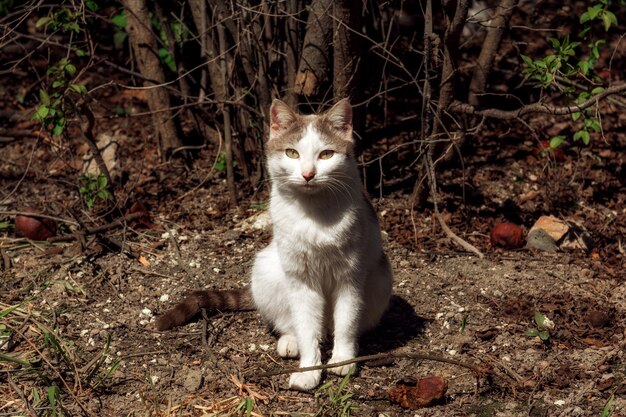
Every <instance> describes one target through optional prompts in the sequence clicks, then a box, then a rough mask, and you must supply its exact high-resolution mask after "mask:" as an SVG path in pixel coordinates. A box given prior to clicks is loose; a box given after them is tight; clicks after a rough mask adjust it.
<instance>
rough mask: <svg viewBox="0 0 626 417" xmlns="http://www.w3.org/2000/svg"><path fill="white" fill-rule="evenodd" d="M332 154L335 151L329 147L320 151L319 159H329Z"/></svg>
mask: <svg viewBox="0 0 626 417" xmlns="http://www.w3.org/2000/svg"><path fill="white" fill-rule="evenodd" d="M334 154H335V151H331V150H330V149H327V150H325V151H322V152H320V159H330V158H332V157H333V155H334Z"/></svg>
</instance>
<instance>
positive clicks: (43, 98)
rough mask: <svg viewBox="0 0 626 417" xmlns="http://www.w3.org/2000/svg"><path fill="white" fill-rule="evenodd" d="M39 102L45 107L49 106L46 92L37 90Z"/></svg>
mask: <svg viewBox="0 0 626 417" xmlns="http://www.w3.org/2000/svg"><path fill="white" fill-rule="evenodd" d="M39 101H40V102H41V104H44V105H46V106H49V105H50V96H49V95H48V93H46V90H41V89H40V90H39Z"/></svg>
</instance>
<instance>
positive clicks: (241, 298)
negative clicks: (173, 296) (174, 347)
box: [155, 287, 256, 330]
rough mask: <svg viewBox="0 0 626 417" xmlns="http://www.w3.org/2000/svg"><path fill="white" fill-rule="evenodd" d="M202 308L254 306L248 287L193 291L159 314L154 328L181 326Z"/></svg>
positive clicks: (252, 308) (249, 307)
mask: <svg viewBox="0 0 626 417" xmlns="http://www.w3.org/2000/svg"><path fill="white" fill-rule="evenodd" d="M203 308H204V309H207V310H209V311H216V310H223V311H245V310H254V309H255V308H256V307H255V305H254V301H253V300H252V293H251V291H250V288H248V287H246V288H240V289H237V290H224V291H212V290H206V291H205V290H201V291H194V292H192V293H191V295H189V296H188V297H187V298H185V299H184V300H183V301H181V302H180V303H178V304H177V305H176V306H175V307H174V308H172V309H171V310H168V311H166V312H165V313H163V314H162V315H161V316H159V318H157V320H156V323H155V324H156V329H157V330H168V329H171V328H173V327H177V326H182V325H183V324H186V323H188V322H189V321H190V320H191V319H192V318H194V316H196V315H197V314H199V313H200V310H202V309H203Z"/></svg>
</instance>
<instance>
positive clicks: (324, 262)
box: [274, 224, 359, 280]
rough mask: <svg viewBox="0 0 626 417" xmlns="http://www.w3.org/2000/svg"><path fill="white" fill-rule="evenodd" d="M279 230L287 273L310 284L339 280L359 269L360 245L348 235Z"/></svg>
mask: <svg viewBox="0 0 626 417" xmlns="http://www.w3.org/2000/svg"><path fill="white" fill-rule="evenodd" d="M303 226H305V225H303V224H300V225H297V226H294V227H293V228H291V229H289V230H276V229H275V233H274V239H275V241H276V244H277V247H278V252H279V257H280V259H281V263H282V265H283V268H284V270H285V272H287V273H288V274H289V275H293V276H296V277H300V278H302V279H306V280H328V279H339V278H340V277H343V276H346V275H353V272H354V270H355V269H356V268H357V266H358V263H359V262H358V261H359V259H358V253H359V250H358V244H357V242H355V241H353V240H352V239H351V236H349V235H347V234H345V233H337V230H336V229H335V230H332V231H329V230H322V229H321V228H319V227H317V228H314V229H311V228H310V227H303Z"/></svg>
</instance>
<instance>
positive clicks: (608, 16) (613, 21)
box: [601, 10, 617, 32]
mask: <svg viewBox="0 0 626 417" xmlns="http://www.w3.org/2000/svg"><path fill="white" fill-rule="evenodd" d="M601 18H602V24H603V25H604V30H605V31H607V32H608V31H609V29H610V28H611V26H612V25H614V26H617V18H616V17H615V15H614V14H613V13H612V12H610V11H608V10H604V11H603V12H602V15H601Z"/></svg>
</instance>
